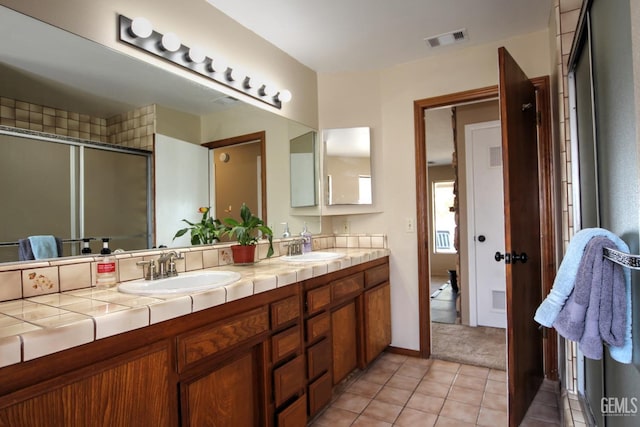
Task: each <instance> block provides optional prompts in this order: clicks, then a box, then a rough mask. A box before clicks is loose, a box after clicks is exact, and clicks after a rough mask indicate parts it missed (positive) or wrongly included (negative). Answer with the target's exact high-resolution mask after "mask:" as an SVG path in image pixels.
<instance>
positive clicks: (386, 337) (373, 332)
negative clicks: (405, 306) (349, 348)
mask: <svg viewBox="0 0 640 427" xmlns="http://www.w3.org/2000/svg"><path fill="white" fill-rule="evenodd" d="M389 344H391V286H390V285H389V282H387V283H385V284H383V285H380V286H378V287H376V288H373V289H371V290H369V291H367V292H365V293H364V350H365V362H366V364H369V363H371V361H372V360H373V359H375V358H376V356H378V355H379V354H380V353H381V352H382V351H384V349H385V348H387V346H388V345H389Z"/></svg>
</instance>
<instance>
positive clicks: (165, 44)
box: [162, 33, 182, 52]
mask: <svg viewBox="0 0 640 427" xmlns="http://www.w3.org/2000/svg"><path fill="white" fill-rule="evenodd" d="M181 45H182V42H181V41H180V37H178V36H177V35H176V34H175V33H167V34H165V35H164V36H162V48H163V49H164V50H166V51H168V52H175V51H177V50H178V49H180V46H181Z"/></svg>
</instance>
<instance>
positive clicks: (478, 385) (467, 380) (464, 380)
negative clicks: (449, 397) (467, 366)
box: [453, 374, 487, 391]
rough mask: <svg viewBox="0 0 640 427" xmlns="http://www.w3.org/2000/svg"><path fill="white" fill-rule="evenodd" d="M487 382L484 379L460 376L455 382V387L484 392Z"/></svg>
mask: <svg viewBox="0 0 640 427" xmlns="http://www.w3.org/2000/svg"><path fill="white" fill-rule="evenodd" d="M486 382H487V380H486V379H484V378H478V377H471V376H469V375H462V374H458V376H457V377H456V378H455V380H454V381H453V385H454V386H457V387H465V388H470V389H473V390H480V391H484V388H485V384H486Z"/></svg>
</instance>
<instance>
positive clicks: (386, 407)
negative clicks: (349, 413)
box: [362, 400, 402, 424]
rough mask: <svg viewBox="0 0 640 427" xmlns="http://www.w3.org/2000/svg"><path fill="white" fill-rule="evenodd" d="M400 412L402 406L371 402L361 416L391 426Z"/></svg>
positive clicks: (378, 401) (376, 401)
mask: <svg viewBox="0 0 640 427" xmlns="http://www.w3.org/2000/svg"><path fill="white" fill-rule="evenodd" d="M400 411H402V405H394V404H392V403H387V402H382V401H380V400H372V401H371V403H370V404H369V406H367V408H366V409H365V410H364V412H363V413H362V415H365V416H367V417H370V418H373V419H376V420H380V421H385V422H388V423H392V424H393V422H394V421H395V420H396V418H398V415H399V414H400Z"/></svg>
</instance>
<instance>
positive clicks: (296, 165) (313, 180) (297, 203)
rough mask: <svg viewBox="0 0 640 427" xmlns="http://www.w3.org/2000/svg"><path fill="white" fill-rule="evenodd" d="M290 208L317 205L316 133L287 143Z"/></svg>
mask: <svg viewBox="0 0 640 427" xmlns="http://www.w3.org/2000/svg"><path fill="white" fill-rule="evenodd" d="M289 152H290V154H289V157H290V168H291V169H290V172H291V174H290V175H291V178H290V180H291V207H292V208H300V207H307V206H316V205H317V204H318V193H317V182H318V165H317V162H318V156H317V155H316V132H313V131H311V132H307V133H305V134H303V135H300V136H298V137H296V138H293V139H292V140H291V141H289Z"/></svg>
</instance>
